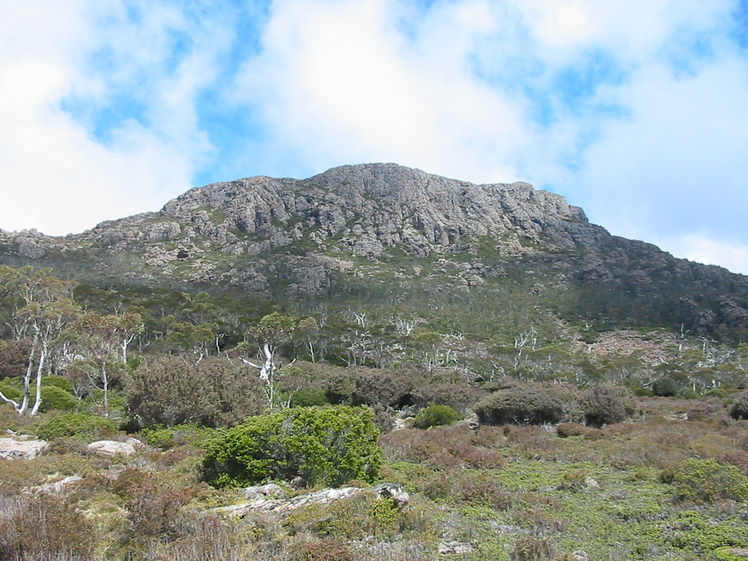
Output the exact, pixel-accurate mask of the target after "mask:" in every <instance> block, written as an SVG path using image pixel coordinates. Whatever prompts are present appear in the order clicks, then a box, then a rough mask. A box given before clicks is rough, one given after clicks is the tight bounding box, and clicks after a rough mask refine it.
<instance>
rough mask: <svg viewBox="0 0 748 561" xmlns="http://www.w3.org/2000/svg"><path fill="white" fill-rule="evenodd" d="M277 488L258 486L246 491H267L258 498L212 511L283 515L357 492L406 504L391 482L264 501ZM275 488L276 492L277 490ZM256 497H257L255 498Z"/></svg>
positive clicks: (404, 493) (406, 498)
mask: <svg viewBox="0 0 748 561" xmlns="http://www.w3.org/2000/svg"><path fill="white" fill-rule="evenodd" d="M276 487H278V486H277V485H272V484H271V485H267V486H262V487H251V488H248V489H249V490H251V491H253V492H254V491H257V490H262V491H268V492H263V493H260V495H259V496H258V498H255V499H254V500H251V501H249V502H246V503H242V504H239V505H232V506H225V507H219V508H217V509H215V510H216V511H218V512H223V513H226V514H231V515H233V516H240V517H242V516H246V515H247V514H249V513H251V512H271V513H274V514H286V513H289V512H291V511H293V510H295V509H297V508H299V507H302V506H306V505H310V504H322V505H327V504H330V503H332V502H333V501H337V500H339V499H347V498H348V497H353V496H354V495H358V494H359V493H373V494H375V495H376V496H377V497H379V498H392V499H393V500H394V501H395V502H397V503H398V504H399V505H401V506H402V505H405V504H407V503H408V500H409V497H408V494H407V493H406V492H405V491H403V490H402V489H401V488H400V487H399V486H398V485H394V484H391V483H380V484H379V485H377V486H375V487H373V488H371V489H362V488H360V487H341V488H339V489H322V490H321V491H315V492H313V493H306V494H304V495H299V496H296V497H292V498H290V499H285V498H268V496H269V495H271V492H275V491H276V489H275V488H276ZM248 489H245V490H244V491H243V493H244V494H245V496H246V495H247V491H248ZM278 489H280V488H279V487H278ZM255 496H257V495H255Z"/></svg>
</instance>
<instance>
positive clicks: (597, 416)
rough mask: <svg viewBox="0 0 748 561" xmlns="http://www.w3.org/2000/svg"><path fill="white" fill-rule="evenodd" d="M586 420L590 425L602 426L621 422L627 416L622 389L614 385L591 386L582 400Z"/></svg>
mask: <svg viewBox="0 0 748 561" xmlns="http://www.w3.org/2000/svg"><path fill="white" fill-rule="evenodd" d="M581 402H582V403H581V404H582V409H583V411H584V420H585V421H586V423H587V424H588V425H591V426H594V427H602V426H603V425H611V424H613V423H620V422H621V421H623V420H624V419H625V418H626V407H625V406H624V403H623V400H622V399H621V397H620V390H618V389H617V388H614V387H612V386H596V387H594V388H590V389H589V390H587V392H586V393H585V394H584V396H583V397H582V400H581Z"/></svg>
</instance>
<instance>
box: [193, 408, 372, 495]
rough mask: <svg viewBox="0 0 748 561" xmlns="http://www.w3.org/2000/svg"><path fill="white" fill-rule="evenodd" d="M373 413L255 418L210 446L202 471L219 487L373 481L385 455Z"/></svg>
mask: <svg viewBox="0 0 748 561" xmlns="http://www.w3.org/2000/svg"><path fill="white" fill-rule="evenodd" d="M378 437H379V430H378V429H377V427H376V425H375V424H374V414H373V412H372V410H371V409H368V408H358V407H349V406H331V407H296V408H293V409H285V410H283V411H278V412H277V413H272V414H269V415H260V416H257V417H250V418H249V419H247V420H246V421H245V422H244V423H243V424H241V425H237V426H235V427H231V428H229V429H226V430H225V431H223V432H222V433H221V434H220V435H219V436H218V437H217V438H216V439H215V440H213V441H212V442H211V443H210V444H209V445H208V447H207V450H206V453H205V460H204V463H203V469H204V474H205V479H206V481H208V483H211V484H212V485H216V486H226V485H235V486H241V485H251V484H254V483H260V482H262V481H267V480H271V479H278V480H292V479H295V478H300V480H301V481H302V482H303V483H304V484H305V485H309V486H312V485H330V486H340V485H342V484H343V483H345V482H347V481H350V480H352V479H359V480H364V481H373V480H374V479H375V478H376V477H377V474H378V473H379V467H380V465H381V462H382V455H381V451H380V449H379V446H378V444H377V439H378Z"/></svg>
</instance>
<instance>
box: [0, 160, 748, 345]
mask: <svg viewBox="0 0 748 561" xmlns="http://www.w3.org/2000/svg"><path fill="white" fill-rule="evenodd" d="M0 261H1V262H3V263H7V264H10V265H20V264H29V263H31V264H34V265H38V266H50V267H52V268H53V269H54V270H55V271H56V273H57V274H59V275H62V276H67V277H72V278H76V279H77V280H81V281H86V282H90V283H92V284H95V285H100V286H142V285H145V286H154V287H155V286H159V287H166V288H178V289H180V290H188V291H191V290H197V289H204V290H208V291H212V292H214V293H215V292H219V291H222V292H224V293H228V294H251V295H253V296H254V297H256V298H258V299H265V300H274V301H280V300H282V301H284V302H290V304H291V306H292V307H294V306H296V307H298V306H301V307H307V308H308V307H309V306H310V305H312V304H310V302H313V305H314V306H320V305H325V303H330V302H337V303H339V302H341V301H347V300H352V301H355V302H357V303H359V304H362V305H366V306H368V307H369V308H370V309H376V308H377V307H378V306H393V305H397V306H401V307H402V306H405V307H413V308H421V307H423V306H434V305H436V306H437V307H438V306H439V305H443V306H454V307H455V309H459V308H463V309H466V308H471V307H474V306H476V305H477V306H478V308H482V310H483V311H485V310H486V306H488V309H493V307H494V306H495V305H498V303H499V302H504V303H506V301H507V298H514V299H516V298H520V296H521V298H520V301H521V302H522V304H523V305H527V306H534V307H540V308H543V309H547V310H552V311H553V312H554V313H557V314H559V315H560V316H562V317H564V318H567V319H572V320H573V321H576V320H583V321H586V322H591V323H592V324H594V325H595V326H596V327H597V328H603V329H606V328H610V327H621V326H642V325H650V326H668V327H675V326H681V325H682V326H683V328H684V329H687V330H689V331H690V332H691V333H698V334H704V335H710V336H714V335H723V336H729V337H730V338H731V339H734V340H741V339H743V340H744V339H745V336H746V334H748V278H746V277H744V276H742V275H736V274H732V273H730V272H728V271H727V270H725V269H722V268H719V267H713V266H705V265H700V264H696V263H692V262H689V261H686V260H681V259H675V258H674V257H672V256H671V255H669V254H667V253H665V252H663V251H661V250H659V249H658V248H657V247H655V246H653V245H651V244H647V243H643V242H639V241H632V240H627V239H624V238H620V237H616V236H611V235H610V234H609V233H608V232H607V231H606V230H605V229H603V228H601V227H600V226H596V225H594V224H590V223H589V222H588V220H587V218H586V217H585V215H584V212H583V211H582V210H581V209H580V208H578V207H574V206H571V205H569V204H568V203H567V202H566V201H565V199H564V198H563V197H561V196H559V195H556V194H553V193H549V192H545V191H539V190H536V189H534V188H533V187H532V186H530V185H529V184H526V183H512V184H487V185H475V184H472V183H468V182H465V181H457V180H453V179H447V178H444V177H440V176H436V175H430V174H427V173H424V172H422V171H419V170H414V169H410V168H406V167H402V166H398V165H395V164H365V165H357V166H343V167H339V168H334V169H331V170H329V171H327V172H325V173H322V174H320V175H317V176H314V177H311V178H309V179H304V180H296V179H273V178H269V177H253V178H247V179H241V180H237V181H232V182H228V183H215V184H212V185H208V186H206V187H201V188H195V189H192V190H190V191H188V192H186V193H185V194H183V195H182V196H180V197H178V198H176V199H174V200H172V201H169V202H168V203H167V204H166V205H165V206H164V207H163V208H162V209H161V210H160V211H159V212H156V213H145V214H140V215H136V216H132V217H128V218H124V219H121V220H116V221H110V222H104V223H102V224H100V225H99V226H97V227H96V228H94V229H92V230H89V231H87V232H84V233H82V234H77V235H71V236H67V237H65V238H54V237H47V236H43V235H41V234H39V233H36V232H33V231H30V232H29V231H23V232H20V233H8V232H3V231H0ZM461 327H462V326H461Z"/></svg>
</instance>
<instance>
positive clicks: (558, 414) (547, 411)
mask: <svg viewBox="0 0 748 561" xmlns="http://www.w3.org/2000/svg"><path fill="white" fill-rule="evenodd" d="M475 412H476V413H477V415H478V418H479V419H480V422H481V423H484V424H490V425H505V424H509V423H514V424H533V425H534V424H543V423H557V422H559V421H561V420H562V419H563V417H564V404H563V403H562V402H561V401H560V400H559V399H557V398H556V397H555V396H554V395H552V394H551V393H550V391H548V390H547V389H545V388H543V387H542V386H540V385H538V384H522V385H518V386H515V387H512V388H508V389H505V390H499V391H497V392H495V393H493V394H491V395H489V396H486V397H485V398H483V399H482V400H481V401H480V402H478V404H477V405H476V406H475Z"/></svg>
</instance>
